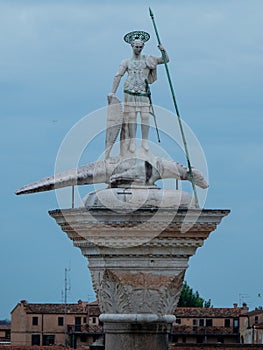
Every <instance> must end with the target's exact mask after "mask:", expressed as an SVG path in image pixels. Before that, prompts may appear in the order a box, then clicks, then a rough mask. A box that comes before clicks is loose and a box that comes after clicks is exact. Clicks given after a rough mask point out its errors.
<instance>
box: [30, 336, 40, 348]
mask: <svg viewBox="0 0 263 350" xmlns="http://www.w3.org/2000/svg"><path fill="white" fill-rule="evenodd" d="M31 344H32V346H33V345H40V334H32V337H31Z"/></svg>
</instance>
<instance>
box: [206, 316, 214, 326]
mask: <svg viewBox="0 0 263 350" xmlns="http://www.w3.org/2000/svg"><path fill="white" fill-rule="evenodd" d="M212 326H213V320H212V318H207V319H206V327H212Z"/></svg>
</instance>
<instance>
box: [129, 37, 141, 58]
mask: <svg viewBox="0 0 263 350" xmlns="http://www.w3.org/2000/svg"><path fill="white" fill-rule="evenodd" d="M131 47H132V49H133V52H134V53H135V54H136V55H139V54H140V53H141V52H142V50H143V47H144V42H143V41H142V40H140V39H135V40H133V42H132V43H131Z"/></svg>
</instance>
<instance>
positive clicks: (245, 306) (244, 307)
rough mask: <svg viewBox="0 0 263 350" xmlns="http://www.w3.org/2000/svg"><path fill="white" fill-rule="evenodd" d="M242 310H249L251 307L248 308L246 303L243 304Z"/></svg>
mask: <svg viewBox="0 0 263 350" xmlns="http://www.w3.org/2000/svg"><path fill="white" fill-rule="evenodd" d="M242 310H244V311H248V310H249V308H248V306H247V304H246V303H243V304H242Z"/></svg>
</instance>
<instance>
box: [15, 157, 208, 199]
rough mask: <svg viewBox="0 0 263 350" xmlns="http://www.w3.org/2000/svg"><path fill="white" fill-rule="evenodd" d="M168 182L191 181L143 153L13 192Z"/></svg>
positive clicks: (199, 179) (179, 168) (176, 167)
mask: <svg viewBox="0 0 263 350" xmlns="http://www.w3.org/2000/svg"><path fill="white" fill-rule="evenodd" d="M148 153H149V154H148ZM192 171H193V175H194V180H195V184H196V185H197V186H199V187H201V188H207V187H208V184H207V182H206V180H205V179H204V177H203V175H202V174H201V173H200V172H199V171H198V170H197V169H195V168H193V169H192ZM168 178H175V179H178V180H188V181H190V175H189V170H188V168H186V167H185V166H183V165H181V164H179V163H177V162H174V161H172V160H168V159H165V158H160V157H155V156H154V155H152V154H151V153H150V152H147V154H145V153H144V152H143V153H139V154H138V156H136V157H129V156H126V157H114V158H108V159H105V160H98V161H96V162H93V163H89V164H87V165H84V166H81V167H79V168H75V169H71V170H67V171H65V172H63V173H59V174H56V175H54V176H49V177H46V178H44V179H42V180H39V181H36V182H34V183H32V184H29V185H26V186H23V187H22V188H20V189H19V190H17V191H16V194H18V195H20V194H27V193H35V192H43V191H51V190H54V189H57V188H62V187H66V186H73V185H85V184H93V183H106V184H109V185H110V186H112V187H117V186H119V185H122V184H124V185H125V184H128V185H131V184H137V185H143V186H152V185H154V184H155V182H156V181H157V180H160V179H168Z"/></svg>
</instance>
